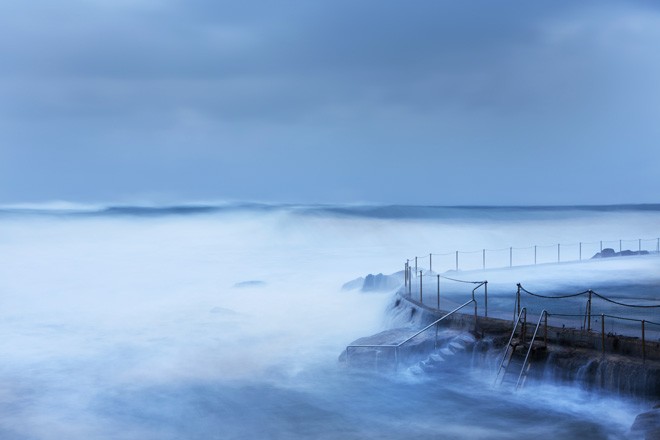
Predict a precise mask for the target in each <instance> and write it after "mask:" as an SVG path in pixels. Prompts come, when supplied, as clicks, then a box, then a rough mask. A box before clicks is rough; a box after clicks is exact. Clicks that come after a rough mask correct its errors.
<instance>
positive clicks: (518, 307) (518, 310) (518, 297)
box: [513, 283, 522, 322]
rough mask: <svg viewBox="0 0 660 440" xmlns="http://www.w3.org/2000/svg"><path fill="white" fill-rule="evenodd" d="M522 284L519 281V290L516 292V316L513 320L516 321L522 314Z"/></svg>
mask: <svg viewBox="0 0 660 440" xmlns="http://www.w3.org/2000/svg"><path fill="white" fill-rule="evenodd" d="M521 287H522V286H521V285H520V283H518V292H517V293H516V316H514V317H513V320H514V322H515V320H516V317H518V316H520V288H521Z"/></svg>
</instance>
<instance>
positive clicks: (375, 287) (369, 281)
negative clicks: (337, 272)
mask: <svg viewBox="0 0 660 440" xmlns="http://www.w3.org/2000/svg"><path fill="white" fill-rule="evenodd" d="M402 282H403V272H399V273H395V274H392V275H383V274H382V273H379V274H377V275H373V274H369V275H367V276H366V277H364V278H362V277H360V278H356V279H354V280H351V281H349V282H347V283H346V284H344V285H343V286H342V287H341V288H342V290H356V289H360V291H362V292H386V291H392V290H395V289H398V288H399V287H400V286H401V284H402Z"/></svg>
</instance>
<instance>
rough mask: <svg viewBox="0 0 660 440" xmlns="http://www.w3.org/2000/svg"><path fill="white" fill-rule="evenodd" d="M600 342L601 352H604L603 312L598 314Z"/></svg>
mask: <svg viewBox="0 0 660 440" xmlns="http://www.w3.org/2000/svg"><path fill="white" fill-rule="evenodd" d="M600 344H601V346H602V347H601V351H602V353H603V354H605V314H604V313H601V314H600Z"/></svg>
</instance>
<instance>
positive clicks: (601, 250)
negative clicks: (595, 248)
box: [600, 240, 603, 257]
mask: <svg viewBox="0 0 660 440" xmlns="http://www.w3.org/2000/svg"><path fill="white" fill-rule="evenodd" d="M600 253H601V257H602V254H603V240H601V241H600Z"/></svg>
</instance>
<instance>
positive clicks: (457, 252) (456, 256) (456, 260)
mask: <svg viewBox="0 0 660 440" xmlns="http://www.w3.org/2000/svg"><path fill="white" fill-rule="evenodd" d="M456 272H458V251H456Z"/></svg>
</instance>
